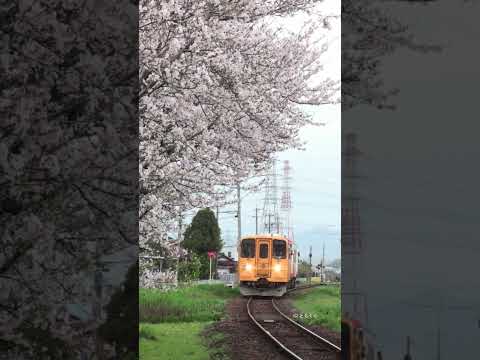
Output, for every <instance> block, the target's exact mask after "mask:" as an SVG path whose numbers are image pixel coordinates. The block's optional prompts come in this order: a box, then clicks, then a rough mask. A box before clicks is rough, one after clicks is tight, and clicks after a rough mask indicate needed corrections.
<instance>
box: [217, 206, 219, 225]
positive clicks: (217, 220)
mask: <svg viewBox="0 0 480 360" xmlns="http://www.w3.org/2000/svg"><path fill="white" fill-rule="evenodd" d="M218 213H219V211H218V205H217V222H218Z"/></svg>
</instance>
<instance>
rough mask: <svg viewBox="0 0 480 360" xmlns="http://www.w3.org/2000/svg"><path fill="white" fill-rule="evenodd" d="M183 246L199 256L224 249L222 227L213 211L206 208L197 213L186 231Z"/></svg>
mask: <svg viewBox="0 0 480 360" xmlns="http://www.w3.org/2000/svg"><path fill="white" fill-rule="evenodd" d="M182 246H183V247H184V248H185V249H187V250H190V251H192V252H194V253H196V254H198V255H205V254H206V253H207V252H208V251H217V252H218V251H220V250H221V249H222V246H223V244H222V240H221V239H220V227H219V226H218V222H217V219H216V217H215V214H214V213H213V211H212V210H210V209H209V208H206V209H202V210H199V211H198V212H197V214H196V215H195V216H194V218H193V220H192V223H191V224H190V225H188V227H187V229H186V230H185V237H184V240H183V242H182Z"/></svg>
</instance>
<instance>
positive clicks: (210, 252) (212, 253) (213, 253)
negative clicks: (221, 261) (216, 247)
mask: <svg viewBox="0 0 480 360" xmlns="http://www.w3.org/2000/svg"><path fill="white" fill-rule="evenodd" d="M215 255H216V252H215V251H209V252H208V258H209V259H210V276H209V281H211V280H212V259H213V258H214V257H215Z"/></svg>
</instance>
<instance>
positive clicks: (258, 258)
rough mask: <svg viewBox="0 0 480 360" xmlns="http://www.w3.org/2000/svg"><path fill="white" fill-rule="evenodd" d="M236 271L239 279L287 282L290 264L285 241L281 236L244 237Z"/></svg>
mask: <svg viewBox="0 0 480 360" xmlns="http://www.w3.org/2000/svg"><path fill="white" fill-rule="evenodd" d="M240 254H241V255H240V257H239V261H238V271H239V280H240V281H257V280H259V279H261V278H264V279H267V280H268V281H269V282H275V283H280V282H282V283H287V282H288V281H289V280H290V275H291V273H290V271H289V270H290V264H289V260H291V259H289V256H288V253H287V243H286V241H285V239H283V238H275V237H273V238H260V237H259V238H246V239H243V240H242V243H241V246H240Z"/></svg>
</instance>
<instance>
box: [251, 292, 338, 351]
mask: <svg viewBox="0 0 480 360" xmlns="http://www.w3.org/2000/svg"><path fill="white" fill-rule="evenodd" d="M247 313H248V316H249V318H250V320H251V321H252V323H254V324H255V325H256V326H257V327H258V328H259V329H260V330H261V331H262V332H263V333H264V334H265V335H266V336H267V337H268V338H270V339H271V340H272V341H273V342H274V343H275V344H276V345H277V346H278V347H280V348H281V349H282V350H283V351H284V352H285V353H286V354H287V355H288V356H289V357H290V358H292V359H296V360H338V359H340V354H341V352H340V347H338V346H337V345H335V344H333V343H331V342H330V341H328V340H326V339H324V338H323V337H321V336H319V335H318V334H316V333H314V332H312V331H310V330H308V329H307V328H305V327H303V326H302V325H300V324H299V323H297V322H296V321H294V320H292V319H291V318H289V317H288V316H287V315H285V314H284V313H283V312H281V311H280V309H279V308H278V306H277V304H276V303H275V300H274V299H271V298H261V299H257V298H253V297H250V298H249V299H248V301H247Z"/></svg>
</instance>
